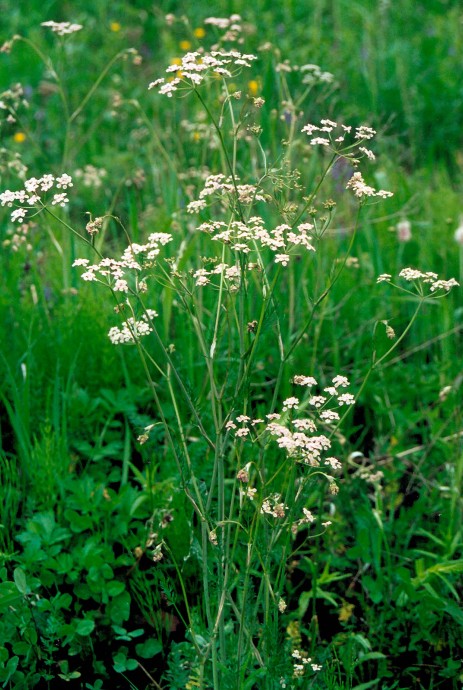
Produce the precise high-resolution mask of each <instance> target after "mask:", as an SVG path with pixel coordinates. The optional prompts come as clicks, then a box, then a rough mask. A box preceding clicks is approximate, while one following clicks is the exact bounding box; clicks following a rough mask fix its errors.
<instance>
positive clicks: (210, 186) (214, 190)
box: [186, 174, 267, 213]
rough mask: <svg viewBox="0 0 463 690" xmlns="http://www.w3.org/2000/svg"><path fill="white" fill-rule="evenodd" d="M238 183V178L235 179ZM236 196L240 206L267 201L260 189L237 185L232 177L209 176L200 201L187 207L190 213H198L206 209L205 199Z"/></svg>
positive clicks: (200, 194) (248, 185)
mask: <svg viewBox="0 0 463 690" xmlns="http://www.w3.org/2000/svg"><path fill="white" fill-rule="evenodd" d="M235 182H236V178H235ZM215 195H218V196H224V195H229V196H235V195H236V197H237V199H238V201H239V203H240V204H253V203H254V202H255V201H267V200H266V198H265V196H264V194H263V193H262V192H261V191H259V189H258V187H256V186H255V185H252V184H235V183H234V182H233V180H232V178H231V177H225V175H222V174H219V175H209V176H208V177H207V178H206V181H205V183H204V188H203V189H202V190H201V191H200V193H199V199H198V200H197V201H192V202H190V203H189V204H188V206H187V209H186V210H187V211H188V213H198V212H199V211H201V210H202V209H203V208H206V202H205V201H204V199H205V198H206V197H208V196H215Z"/></svg>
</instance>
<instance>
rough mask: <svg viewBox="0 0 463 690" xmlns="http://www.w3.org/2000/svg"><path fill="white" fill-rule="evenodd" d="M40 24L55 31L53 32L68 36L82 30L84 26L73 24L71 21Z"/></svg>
mask: <svg viewBox="0 0 463 690" xmlns="http://www.w3.org/2000/svg"><path fill="white" fill-rule="evenodd" d="M40 26H46V27H47V28H48V29H50V30H51V31H53V33H55V34H58V36H66V35H67V34H73V33H75V32H76V31H80V30H81V29H83V28H84V27H83V26H82V24H71V23H70V22H52V21H49V22H42V23H41V25H40Z"/></svg>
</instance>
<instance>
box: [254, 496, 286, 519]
mask: <svg viewBox="0 0 463 690" xmlns="http://www.w3.org/2000/svg"><path fill="white" fill-rule="evenodd" d="M280 499H281V494H272V495H271V496H268V497H267V498H265V499H264V500H263V501H262V506H261V509H260V512H261V513H262V514H263V515H264V514H265V515H271V516H272V517H274V518H284V516H285V510H286V509H287V506H285V504H284V503H281V500H280Z"/></svg>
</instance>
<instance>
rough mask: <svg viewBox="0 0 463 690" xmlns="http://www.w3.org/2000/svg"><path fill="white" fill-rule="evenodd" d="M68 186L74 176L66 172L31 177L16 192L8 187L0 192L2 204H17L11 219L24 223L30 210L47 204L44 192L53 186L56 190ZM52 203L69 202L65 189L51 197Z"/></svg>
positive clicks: (63, 203) (55, 204) (10, 205)
mask: <svg viewBox="0 0 463 690" xmlns="http://www.w3.org/2000/svg"><path fill="white" fill-rule="evenodd" d="M68 187H72V177H71V176H70V175H67V174H66V173H63V174H62V175H60V176H59V177H55V176H54V175H50V174H46V175H43V176H42V177H39V178H36V177H31V178H30V179H29V180H26V181H25V182H24V187H23V189H19V190H17V191H15V192H13V191H11V190H10V189H7V190H5V191H4V192H2V193H1V194H0V204H1V205H2V206H9V207H10V208H11V207H12V206H13V205H14V206H16V207H17V208H15V210H14V211H12V213H11V220H12V221H13V223H15V222H20V223H22V222H23V221H24V219H25V218H26V216H27V212H28V211H29V210H31V209H33V208H35V207H36V206H39V207H42V208H44V207H45V206H47V201H46V200H45V199H44V197H43V194H46V193H47V192H49V191H50V190H53V188H55V189H56V190H58V189H59V190H66V189H68ZM50 203H51V205H52V206H63V207H64V206H66V204H68V203H69V199H68V197H67V194H66V193H65V192H64V191H61V192H56V193H55V194H54V195H53V197H52V198H51V202H50Z"/></svg>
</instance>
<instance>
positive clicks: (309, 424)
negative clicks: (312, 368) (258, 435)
mask: <svg viewBox="0 0 463 690" xmlns="http://www.w3.org/2000/svg"><path fill="white" fill-rule="evenodd" d="M293 383H295V384H297V385H302V386H306V387H307V388H311V387H312V386H314V385H317V382H316V380H315V379H314V378H312V377H311V376H301V375H297V376H295V377H294V378H293ZM332 384H333V385H331V386H327V387H326V388H324V389H323V392H324V393H326V394H327V395H326V396H325V395H316V396H311V397H309V399H308V400H307V401H306V402H305V403H304V404H305V405H309V406H310V407H312V408H314V413H316V414H318V418H319V420H320V421H321V423H322V424H331V423H332V422H336V421H339V419H340V416H339V413H338V412H337V411H336V410H333V409H329V408H327V407H326V406H327V405H328V404H330V403H331V402H332V401H334V402H335V403H336V405H337V406H338V407H342V406H343V405H353V404H354V403H355V399H354V396H353V395H352V394H351V393H341V392H340V389H342V388H346V387H347V386H348V385H349V381H348V379H347V378H346V377H345V376H339V375H338V376H335V377H334V378H333V380H332ZM301 405H302V403H301V401H300V400H299V398H297V397H295V396H291V397H290V398H287V399H286V400H284V401H283V405H282V413H271V414H268V415H267V422H266V426H265V429H264V431H265V432H267V433H268V434H270V436H272V437H275V438H276V443H277V445H278V446H279V447H280V448H282V449H284V450H285V451H286V453H287V455H288V457H291V458H296V460H297V461H299V462H302V463H304V464H306V465H310V466H311V467H319V466H320V465H321V463H322V455H323V454H324V453H325V452H326V451H329V450H330V448H331V441H330V440H329V438H328V437H327V436H325V435H324V434H320V435H316V434H317V425H316V423H315V422H314V421H313V419H310V418H297V419H290V420H289V422H288V421H287V420H286V419H285V417H283V415H284V414H285V413H287V412H292V411H295V410H297V409H298V408H300V406H301ZM236 421H237V422H239V423H240V424H242V426H241V427H240V428H238V427H237V425H236V424H235V422H233V421H232V420H230V421H228V422H227V424H226V428H227V429H229V430H233V431H235V436H237V437H240V438H246V437H249V436H250V435H251V428H250V427H254V426H256V425H259V424H262V423H263V420H261V419H253V420H251V419H250V418H249V417H247V416H246V415H240V416H239V417H237V418H236ZM323 464H324V465H325V466H327V467H330V468H331V469H333V470H337V469H339V468H340V467H341V463H340V462H339V460H337V459H336V458H333V457H329V458H326V459H325V460H323Z"/></svg>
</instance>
